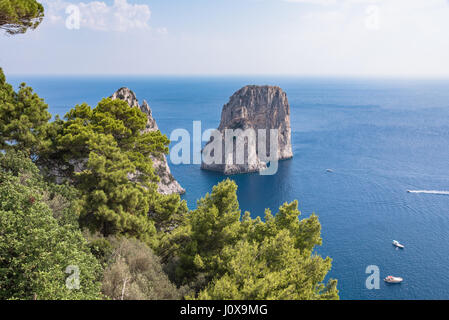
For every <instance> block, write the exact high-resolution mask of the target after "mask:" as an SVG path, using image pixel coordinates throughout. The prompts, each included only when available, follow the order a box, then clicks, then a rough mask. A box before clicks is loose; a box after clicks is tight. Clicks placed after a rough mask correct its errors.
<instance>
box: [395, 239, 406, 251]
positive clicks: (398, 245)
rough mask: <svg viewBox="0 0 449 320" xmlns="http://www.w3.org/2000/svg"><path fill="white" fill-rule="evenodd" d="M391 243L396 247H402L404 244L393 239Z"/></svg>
mask: <svg viewBox="0 0 449 320" xmlns="http://www.w3.org/2000/svg"><path fill="white" fill-rule="evenodd" d="M393 245H394V246H395V247H397V248H401V249H404V245H403V244H400V243H399V241H396V240H393Z"/></svg>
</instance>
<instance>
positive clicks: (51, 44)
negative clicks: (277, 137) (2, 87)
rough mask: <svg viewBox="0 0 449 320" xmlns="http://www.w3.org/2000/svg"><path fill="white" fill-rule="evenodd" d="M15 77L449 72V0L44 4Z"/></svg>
mask: <svg viewBox="0 0 449 320" xmlns="http://www.w3.org/2000/svg"><path fill="white" fill-rule="evenodd" d="M40 2H42V3H43V5H44V7H45V18H44V21H43V22H42V24H41V25H40V26H39V27H38V28H37V29H36V30H34V31H28V32H27V33H26V34H24V35H16V36H7V35H5V34H1V35H0V67H2V68H3V69H4V71H5V73H6V74H11V75H12V74H39V75H42V74H60V75H69V74H70V75H109V74H116V75H120V74H127V75H296V76H340V77H346V76H362V77H377V76H392V77H449V59H448V58H449V36H448V34H449V0H146V1H145V0H98V1H89V0H83V1H82V2H80V1H79V0H41V1H40Z"/></svg>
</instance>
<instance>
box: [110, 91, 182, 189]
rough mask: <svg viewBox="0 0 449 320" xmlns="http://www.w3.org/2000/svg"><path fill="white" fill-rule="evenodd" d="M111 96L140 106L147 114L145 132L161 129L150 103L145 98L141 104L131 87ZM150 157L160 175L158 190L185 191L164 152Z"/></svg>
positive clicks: (132, 105)
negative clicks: (152, 112) (176, 178)
mask: <svg viewBox="0 0 449 320" xmlns="http://www.w3.org/2000/svg"><path fill="white" fill-rule="evenodd" d="M110 98H111V99H120V100H124V101H126V102H127V103H128V105H130V106H131V107H135V108H140V110H142V112H143V113H145V114H146V115H147V125H146V128H145V130H144V131H145V132H150V131H156V130H159V128H158V126H157V124H156V120H154V118H153V116H152V114H151V109H150V106H149V105H148V103H147V102H146V101H145V100H144V101H143V102H142V105H139V101H138V100H137V98H136V95H135V94H134V92H133V91H131V90H130V89H128V88H120V89H119V90H117V91H116V92H115V93H114V94H113V95H112V96H111V97H110ZM150 158H151V160H152V161H153V168H154V171H155V173H156V174H157V175H158V176H159V180H160V181H159V183H158V192H159V193H162V194H172V193H179V194H183V193H185V190H184V189H183V188H182V187H181V186H180V184H179V183H178V181H176V180H175V178H173V176H172V174H171V172H170V167H169V166H168V163H167V158H166V157H165V155H164V154H162V155H160V156H159V157H154V156H150Z"/></svg>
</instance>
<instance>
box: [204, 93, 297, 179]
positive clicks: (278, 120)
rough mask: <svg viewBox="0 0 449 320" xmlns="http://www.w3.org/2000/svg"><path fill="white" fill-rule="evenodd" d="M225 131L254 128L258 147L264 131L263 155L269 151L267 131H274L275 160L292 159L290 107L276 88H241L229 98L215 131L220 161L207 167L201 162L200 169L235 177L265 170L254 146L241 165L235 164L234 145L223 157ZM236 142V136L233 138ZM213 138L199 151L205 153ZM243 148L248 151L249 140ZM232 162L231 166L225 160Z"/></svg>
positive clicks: (263, 163) (224, 152)
mask: <svg viewBox="0 0 449 320" xmlns="http://www.w3.org/2000/svg"><path fill="white" fill-rule="evenodd" d="M226 129H233V130H236V129H241V130H246V129H254V130H255V133H256V135H257V137H256V141H257V142H256V146H257V144H258V140H259V135H258V130H259V129H264V130H265V132H266V152H267V155H269V156H271V157H273V155H270V154H269V150H270V129H277V132H278V146H277V150H276V151H275V152H277V159H278V160H282V159H288V158H291V157H293V153H292V144H291V127H290V105H289V103H288V100H287V95H286V93H285V92H284V91H282V89H281V88H279V87H276V86H255V85H251V86H245V87H243V88H242V89H240V90H238V91H237V92H236V93H234V94H233V95H232V97H231V98H230V100H229V102H228V103H227V104H226V105H224V106H223V110H222V112H221V122H220V125H219V127H218V131H219V132H220V133H221V135H222V140H223V141H222V146H223V147H222V150H223V151H222V157H223V158H222V161H221V162H220V163H218V164H217V163H211V164H207V163H205V162H204V160H203V162H202V164H201V168H202V169H205V170H212V171H219V172H222V173H224V174H238V173H247V172H255V171H260V170H263V169H265V168H267V163H266V162H264V161H263V160H262V159H263V158H261V156H260V155H259V154H258V150H257V147H256V148H255V149H253V150H255V151H256V153H255V154H251V152H250V151H249V150H250V149H246V150H248V151H245V156H244V163H243V164H238V163H237V162H236V154H235V153H236V145H235V144H234V148H233V154H232V155H231V154H228V155H226V151H225V130H226ZM237 139H238V137H237ZM212 141H213V138H211V140H210V141H209V142H208V144H207V145H206V146H205V148H204V149H203V150H207V147H208V145H209V144H211V143H212ZM245 141H246V142H245V148H248V142H249V140H248V139H247V140H245ZM231 158H232V159H233V161H232V163H230V162H229V161H226V159H228V160H229V159H231Z"/></svg>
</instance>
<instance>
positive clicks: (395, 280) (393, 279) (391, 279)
mask: <svg viewBox="0 0 449 320" xmlns="http://www.w3.org/2000/svg"><path fill="white" fill-rule="evenodd" d="M384 281H385V282H388V283H401V282H402V281H404V279H402V278H400V277H393V276H388V277H386V278H385V279H384Z"/></svg>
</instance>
